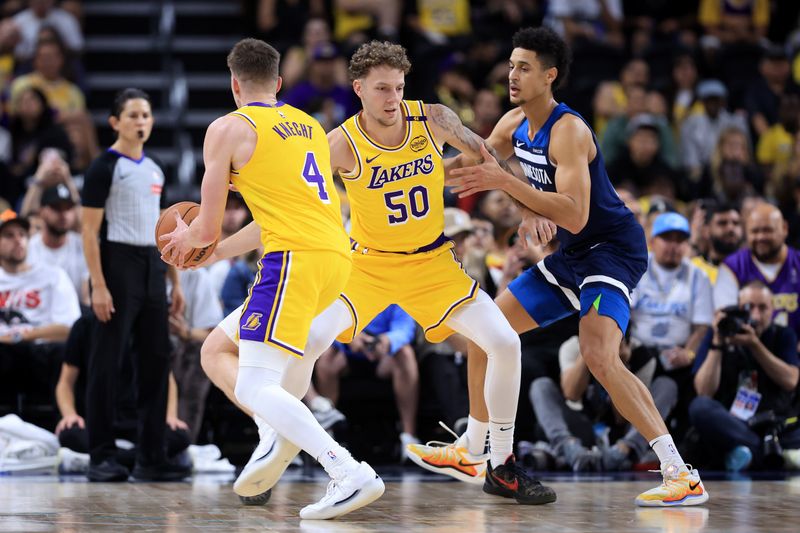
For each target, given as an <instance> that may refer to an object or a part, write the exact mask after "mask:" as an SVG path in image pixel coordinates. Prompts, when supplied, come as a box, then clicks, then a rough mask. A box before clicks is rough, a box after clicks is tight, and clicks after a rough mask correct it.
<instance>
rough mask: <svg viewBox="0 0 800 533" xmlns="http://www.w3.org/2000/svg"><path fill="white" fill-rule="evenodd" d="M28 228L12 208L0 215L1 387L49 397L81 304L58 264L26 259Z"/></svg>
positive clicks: (9, 390) (50, 397)
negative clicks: (64, 346) (46, 263)
mask: <svg viewBox="0 0 800 533" xmlns="http://www.w3.org/2000/svg"><path fill="white" fill-rule="evenodd" d="M29 230H30V224H29V223H28V221H27V220H26V219H24V218H18V217H17V216H16V214H15V213H13V212H12V211H5V212H4V213H2V214H0V391H2V393H3V394H11V395H14V394H18V393H25V394H34V395H40V396H42V397H45V398H47V399H49V400H52V398H53V391H54V388H55V384H56V381H57V379H58V373H59V369H60V367H61V350H62V348H63V343H64V341H65V340H66V339H67V336H68V335H69V329H70V327H71V326H72V324H73V323H74V322H75V321H76V320H77V319H78V317H79V316H80V306H79V304H78V295H77V294H76V293H75V288H74V287H73V286H72V283H71V282H70V280H69V277H67V274H66V273H65V272H64V271H63V270H62V269H61V268H59V267H57V266H53V265H43V264H36V265H32V264H30V263H29V262H28V260H27V256H28V231H29Z"/></svg>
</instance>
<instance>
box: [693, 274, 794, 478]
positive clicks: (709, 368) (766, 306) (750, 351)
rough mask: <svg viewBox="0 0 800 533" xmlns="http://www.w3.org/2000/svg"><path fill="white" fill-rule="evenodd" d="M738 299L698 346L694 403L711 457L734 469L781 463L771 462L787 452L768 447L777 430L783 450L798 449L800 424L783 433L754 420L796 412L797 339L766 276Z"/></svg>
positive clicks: (747, 286)
mask: <svg viewBox="0 0 800 533" xmlns="http://www.w3.org/2000/svg"><path fill="white" fill-rule="evenodd" d="M738 299H739V301H738V304H735V305H734V306H733V307H727V308H725V309H724V310H722V311H718V312H717V315H716V317H715V319H714V327H713V331H710V332H709V333H708V335H707V336H706V338H705V339H704V341H703V344H702V346H701V347H700V349H699V350H698V355H697V359H696V360H695V363H694V373H695V376H694V386H695V389H696V390H697V398H695V399H694V401H692V403H691V405H690V407H689V416H690V417H691V420H692V423H693V424H694V426H695V428H697V432H698V433H699V434H700V438H701V441H702V442H703V444H704V445H705V446H706V447H707V448H708V449H709V450H710V451H711V457H713V458H715V459H716V458H719V459H723V458H724V464H725V468H727V469H728V470H733V471H739V470H744V469H746V468H748V467H749V466H750V465H751V464H752V465H753V466H755V467H758V466H763V465H764V463H765V462H767V463H768V464H770V465H771V466H775V465H776V464H775V462H772V463H770V461H776V459H777V463H782V462H783V460H782V458H779V457H774V456H772V457H770V455H772V454H773V453H774V450H770V449H769V448H768V447H767V446H765V445H766V444H767V443H768V442H770V441H771V440H772V439H774V438H775V437H776V436H779V438H780V443H781V445H782V446H783V447H784V448H795V449H796V448H800V430H795V431H793V432H789V433H786V434H782V435H781V434H779V433H778V431H779V425H778V424H776V423H768V424H764V425H762V426H757V425H756V424H755V422H757V420H758V419H759V415H767V417H766V418H767V419H768V420H769V418H770V415H772V416H774V418H775V420H782V419H783V418H785V417H787V416H792V415H795V416H796V415H797V413H796V412H793V410H792V399H793V396H794V392H795V389H796V388H797V382H798V374H799V373H800V370H799V369H798V366H799V365H800V361H798V358H797V337H796V336H795V334H794V331H792V330H791V329H789V328H786V327H783V326H779V325H777V324H775V323H774V321H773V319H772V316H773V303H772V302H773V294H772V292H771V291H770V290H769V288H768V287H767V286H766V285H765V284H764V283H763V282H761V281H758V280H753V281H750V282H748V283H746V284H744V285H743V287H742V289H741V290H740V291H739V295H738ZM742 315H743V316H742ZM734 317H735V318H734ZM720 453H722V455H721V456H720V455H719V454H720ZM716 462H717V463H719V460H717V461H716ZM714 466H719V465H718V464H717V465H714Z"/></svg>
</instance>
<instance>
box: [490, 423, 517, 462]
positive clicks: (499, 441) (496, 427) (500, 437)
mask: <svg viewBox="0 0 800 533" xmlns="http://www.w3.org/2000/svg"><path fill="white" fill-rule="evenodd" d="M513 450H514V421H513V420H512V421H511V422H506V423H500V422H492V421H491V420H490V421H489V461H490V462H491V463H492V467H493V468H494V467H498V466H500V465H502V464H503V463H505V462H506V459H508V456H509V455H511V454H512V453H513Z"/></svg>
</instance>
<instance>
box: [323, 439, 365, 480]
mask: <svg viewBox="0 0 800 533" xmlns="http://www.w3.org/2000/svg"><path fill="white" fill-rule="evenodd" d="M316 459H317V461H319V464H321V465H322V468H324V469H325V472H327V473H328V475H329V476H331V478H333V479H340V478H341V477H342V475H343V474H345V473H347V472H350V471H351V470H353V469H354V468H358V462H357V461H356V460H355V459H353V456H352V455H350V452H348V451H347V450H346V449H344V448H343V447H342V446H340V445H338V444H337V445H335V446H333V447H332V448H330V449H328V450H325V451H324V452H323V453H322V454H321V455H320V456H319V457H317V458H316Z"/></svg>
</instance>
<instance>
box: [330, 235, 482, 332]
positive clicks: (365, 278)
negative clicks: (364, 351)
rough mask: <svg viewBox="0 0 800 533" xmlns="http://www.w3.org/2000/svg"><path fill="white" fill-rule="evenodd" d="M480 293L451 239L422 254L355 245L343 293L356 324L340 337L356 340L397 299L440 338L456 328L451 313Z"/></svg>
mask: <svg viewBox="0 0 800 533" xmlns="http://www.w3.org/2000/svg"><path fill="white" fill-rule="evenodd" d="M477 295H478V282H477V281H475V280H474V279H472V278H470V277H469V275H468V274H467V273H466V272H465V271H464V269H463V268H462V266H461V263H460V262H459V260H458V259H457V258H456V255H455V253H454V252H453V247H452V243H449V242H448V243H447V244H445V245H443V246H441V247H439V248H437V249H435V250H432V251H430V252H424V253H418V254H396V253H388V252H377V251H374V250H366V251H364V250H361V249H358V248H356V250H354V251H353V272H352V274H351V275H350V280H349V281H348V282H347V286H346V287H345V289H344V291H342V295H341V296H340V298H341V299H342V301H344V303H345V304H346V305H347V307H348V308H349V309H350V313H351V314H352V316H353V324H354V325H353V327H352V328H350V329H347V330H345V331H344V332H342V333H341V334H340V335H339V337H337V340H339V341H340V342H345V343H347V342H350V341H352V340H353V337H355V336H356V335H358V333H359V332H360V331H361V330H362V329H364V327H366V326H367V324H369V323H370V321H372V319H373V318H375V316H376V315H377V314H378V313H380V312H381V311H383V310H384V309H386V308H387V307H388V306H389V305H391V304H398V305H399V306H400V307H402V308H403V310H405V312H407V313H408V314H409V315H411V316H412V317H413V318H414V320H416V321H417V323H419V324H420V325H421V326H422V327H423V328H424V329H425V338H427V339H428V340H429V341H431V342H442V341H443V340H445V339H446V338H447V337H449V336H450V335H451V334H452V333H453V330H452V329H450V328H449V327H447V326H446V325H445V322H446V321H447V318H448V317H449V316H450V315H451V314H452V313H453V312H454V311H455V310H456V309H458V308H459V307H460V306H462V305H464V304H465V303H467V302H469V301H470V300H473V299H474V298H475V297H476V296H477Z"/></svg>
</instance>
